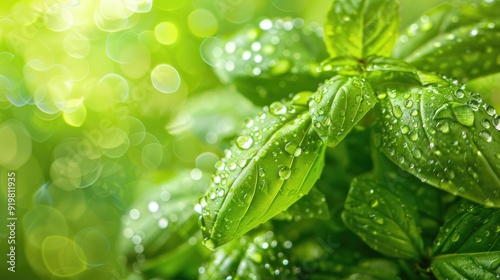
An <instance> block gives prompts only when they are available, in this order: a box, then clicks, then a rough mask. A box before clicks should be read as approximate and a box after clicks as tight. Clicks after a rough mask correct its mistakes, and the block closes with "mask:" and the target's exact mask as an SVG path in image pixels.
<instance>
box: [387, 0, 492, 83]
mask: <svg viewBox="0 0 500 280" xmlns="http://www.w3.org/2000/svg"><path fill="white" fill-rule="evenodd" d="M470 2H472V3H471V4H469V5H463V6H460V7H454V6H452V5H450V4H446V5H441V6H439V7H437V8H435V9H433V10H431V11H429V12H427V13H426V14H424V15H423V16H421V17H420V18H419V19H418V20H417V21H416V22H414V23H413V24H411V25H410V26H409V27H408V29H407V30H406V32H405V34H404V35H402V36H401V37H400V38H399V40H398V42H397V44H396V48H395V51H394V55H395V57H397V58H402V59H405V60H406V61H408V62H410V63H412V64H413V65H415V66H416V67H418V68H420V69H423V70H427V71H438V72H440V73H442V74H445V75H447V76H451V77H454V78H458V79H461V80H462V81H466V80H470V79H474V78H477V77H480V76H485V75H489V74H492V73H496V72H499V71H500V63H499V56H498V52H497V51H495V50H497V49H498V48H499V47H500V40H499V39H500V32H499V31H500V20H498V18H499V17H500V2H499V1H470Z"/></svg>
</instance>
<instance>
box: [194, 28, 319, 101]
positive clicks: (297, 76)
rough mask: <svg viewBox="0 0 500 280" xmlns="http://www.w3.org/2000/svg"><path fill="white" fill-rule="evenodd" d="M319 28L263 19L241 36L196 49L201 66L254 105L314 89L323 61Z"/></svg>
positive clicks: (215, 41)
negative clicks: (318, 69)
mask: <svg viewBox="0 0 500 280" xmlns="http://www.w3.org/2000/svg"><path fill="white" fill-rule="evenodd" d="M317 34H319V28H318V27H316V29H315V28H314V26H308V25H307V24H305V23H304V21H303V20H302V19H294V20H291V19H275V20H271V19H264V20H262V21H260V22H259V23H258V24H254V25H248V26H247V27H246V28H244V29H242V30H241V31H239V32H237V33H235V34H231V35H227V36H223V37H221V38H209V39H207V40H206V41H205V42H204V43H203V44H202V46H201V52H202V56H203V57H204V59H205V61H206V62H207V63H208V64H210V65H212V66H214V67H215V68H214V70H215V72H216V74H217V76H218V77H219V79H220V80H221V81H222V82H223V83H227V84H234V85H235V86H236V88H237V89H238V90H239V91H240V92H241V93H243V94H244V95H245V96H246V97H247V98H248V99H250V100H251V101H252V102H254V103H255V104H258V105H268V104H269V103H271V102H272V101H277V100H281V99H283V98H288V97H289V95H290V94H291V93H295V92H299V91H303V90H311V91H313V90H315V89H316V88H317V86H318V83H319V82H321V81H322V79H323V78H319V77H318V73H317V72H316V68H317V65H319V62H320V61H322V60H323V59H324V58H326V57H327V54H326V50H325V48H324V44H323V42H322V40H321V37H319V36H318V35H317Z"/></svg>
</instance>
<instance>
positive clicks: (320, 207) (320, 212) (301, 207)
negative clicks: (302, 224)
mask: <svg viewBox="0 0 500 280" xmlns="http://www.w3.org/2000/svg"><path fill="white" fill-rule="evenodd" d="M329 218H330V210H329V209H328V204H327V203H326V198H325V195H324V194H323V193H322V192H321V191H319V190H317V189H316V188H312V189H311V190H310V191H309V193H308V194H307V195H305V196H303V197H302V198H300V199H299V200H297V202H295V203H294V204H292V205H291V206H290V207H288V209H286V210H285V211H283V212H281V213H279V214H278V215H276V216H274V219H278V220H288V221H291V220H295V221H299V220H301V219H321V220H328V219H329Z"/></svg>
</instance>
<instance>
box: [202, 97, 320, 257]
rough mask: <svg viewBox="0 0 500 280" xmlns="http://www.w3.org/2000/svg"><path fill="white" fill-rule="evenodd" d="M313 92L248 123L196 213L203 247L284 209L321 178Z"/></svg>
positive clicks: (272, 107)
mask: <svg viewBox="0 0 500 280" xmlns="http://www.w3.org/2000/svg"><path fill="white" fill-rule="evenodd" d="M309 96H310V93H303V94H298V95H296V96H295V97H294V99H293V100H292V101H290V102H287V103H282V102H275V103H272V104H271V105H270V106H269V107H265V109H264V111H263V112H261V113H260V114H259V115H258V116H257V117H256V118H254V119H248V120H247V121H246V122H245V128H244V129H243V130H242V131H241V133H240V134H239V136H238V137H237V138H236V139H235V142H234V145H233V146H232V147H231V149H229V150H227V151H226V156H225V158H223V159H222V161H220V162H219V163H217V166H216V167H217V169H218V170H217V171H216V173H215V174H214V175H213V177H212V179H213V180H212V184H211V187H210V189H209V190H208V192H207V193H206V194H205V196H204V197H203V198H202V199H201V200H200V205H199V206H198V208H199V209H198V210H199V211H200V214H202V215H201V218H200V219H201V226H202V231H203V234H204V236H205V245H206V246H207V247H209V248H212V249H213V248H215V247H217V246H220V245H222V244H224V243H227V242H228V241H230V240H231V239H233V238H236V237H239V236H241V235H243V234H244V233H245V232H247V231H249V230H251V229H252V228H254V227H256V226H257V225H259V224H261V223H263V222H265V221H267V220H269V219H270V218H272V217H273V216H275V215H276V214H278V213H280V212H282V211H283V210H286V209H287V208H288V207H290V205H292V204H293V203H294V202H295V201H297V200H298V199H299V198H301V197H302V196H304V195H306V194H307V193H308V192H309V190H310V189H311V187H312V186H313V185H314V183H315V182H316V180H317V179H318V178H319V176H320V174H321V170H322V168H323V154H324V145H323V143H322V141H321V140H320V139H319V137H318V136H317V134H316V132H315V131H314V130H313V129H312V127H311V126H312V123H311V119H310V117H309V112H308V111H307V106H306V104H307V99H308V97H309Z"/></svg>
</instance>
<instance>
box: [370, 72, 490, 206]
mask: <svg viewBox="0 0 500 280" xmlns="http://www.w3.org/2000/svg"><path fill="white" fill-rule="evenodd" d="M429 76H430V75H429ZM379 104H380V106H379V108H378V113H379V115H380V118H379V121H378V125H377V126H376V129H377V130H378V133H379V135H378V136H377V137H376V138H377V139H378V140H377V141H376V142H377V143H376V144H375V145H376V146H380V149H381V150H382V152H383V153H384V154H385V155H386V156H387V157H388V158H389V159H391V161H393V162H394V163H395V164H396V165H398V166H399V167H400V168H401V169H403V170H404V171H406V172H408V173H411V174H413V175H414V176H416V177H418V178H419V179H421V180H422V181H424V182H426V183H428V184H430V185H432V186H435V187H438V188H440V189H442V190H445V191H447V192H450V193H452V194H454V195H459V196H462V197H465V198H467V199H470V200H473V201H475V202H478V203H482V204H485V205H489V206H496V207H499V206H500V178H499V176H500V131H499V130H500V117H499V116H497V115H496V112H495V109H494V108H493V107H491V106H489V105H487V104H485V103H483V101H482V100H481V98H480V97H479V96H478V95H477V94H473V93H470V92H466V91H465V90H464V89H463V88H462V87H460V86H458V85H455V84H453V83H449V84H448V85H440V84H431V85H428V86H424V87H402V86H401V87H393V88H392V89H389V90H388V91H387V94H386V97H384V98H383V99H380V100H379Z"/></svg>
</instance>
